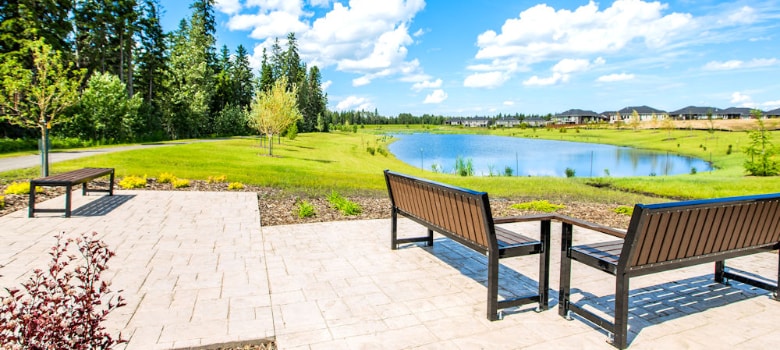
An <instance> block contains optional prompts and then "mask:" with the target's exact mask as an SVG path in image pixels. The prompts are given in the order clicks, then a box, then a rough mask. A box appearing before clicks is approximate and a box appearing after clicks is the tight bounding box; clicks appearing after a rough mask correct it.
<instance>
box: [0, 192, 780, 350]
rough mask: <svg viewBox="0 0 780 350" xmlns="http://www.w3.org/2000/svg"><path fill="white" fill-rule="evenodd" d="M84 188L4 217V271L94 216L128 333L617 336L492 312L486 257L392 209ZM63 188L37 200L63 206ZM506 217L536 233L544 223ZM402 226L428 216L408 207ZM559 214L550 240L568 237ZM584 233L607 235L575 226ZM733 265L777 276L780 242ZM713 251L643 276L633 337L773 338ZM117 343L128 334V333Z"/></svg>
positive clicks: (593, 281)
mask: <svg viewBox="0 0 780 350" xmlns="http://www.w3.org/2000/svg"><path fill="white" fill-rule="evenodd" d="M115 193H116V195H115V196H113V197H103V196H95V195H92V196H86V197H83V196H81V195H80V194H76V195H75V196H74V197H73V204H74V208H75V210H74V212H73V217H72V218H69V219H65V218H62V217H57V216H54V215H46V214H41V215H38V217H36V218H27V217H26V211H24V210H22V211H18V212H15V213H12V214H10V215H6V216H4V217H0V227H2V230H0V247H2V248H0V265H2V266H3V267H2V268H0V275H2V276H0V286H3V287H6V286H13V285H18V283H20V282H21V281H23V280H24V279H25V278H26V276H28V275H29V273H30V271H32V269H34V268H38V267H43V266H45V264H46V262H47V257H48V256H47V250H48V249H49V248H50V246H51V245H52V244H53V243H54V239H53V238H52V236H53V235H55V234H56V233H58V232H61V231H65V232H68V233H81V232H90V231H97V232H99V233H100V235H101V237H102V239H104V240H105V241H106V242H107V243H108V244H109V246H110V247H111V248H112V249H114V250H115V251H116V253H117V255H116V256H115V257H114V258H113V259H112V260H111V261H110V266H111V270H110V273H109V274H107V275H106V277H108V278H109V279H110V280H111V281H112V288H113V289H115V290H123V292H122V295H123V296H125V297H126V298H127V301H128V305H127V306H125V307H123V308H121V309H119V310H117V312H116V313H114V314H111V316H110V322H109V328H110V329H111V330H112V331H114V332H118V331H120V330H121V332H122V335H123V336H124V337H125V338H128V339H129V343H128V344H127V346H126V349H177V348H185V347H192V346H202V345H208V344H216V343H224V342H230V341H249V340H256V339H267V338H272V339H275V340H276V342H277V344H278V346H279V348H280V349H295V350H297V349H365V348H368V349H407V348H425V349H430V348H434V349H437V348H439V349H481V348H497V349H520V348H523V349H529V348H530V349H549V348H587V349H613V348H612V347H611V346H610V345H608V344H607V343H605V342H604V340H605V339H606V335H605V334H604V332H602V331H600V330H597V329H594V328H593V327H592V326H591V325H589V324H588V323H586V322H585V321H583V320H582V319H579V318H578V319H575V320H574V321H566V320H564V319H562V318H561V317H559V316H558V314H557V309H556V307H557V305H556V300H557V293H555V292H554V291H555V290H557V288H558V286H557V285H558V283H557V278H558V274H557V270H556V268H555V267H557V266H558V262H559V259H558V256H557V254H553V258H552V266H553V267H554V268H553V269H552V271H551V272H552V273H551V278H550V280H551V288H552V289H553V293H552V296H551V298H552V299H551V305H552V307H553V309H552V310H548V311H545V312H542V313H535V312H532V311H531V310H532V308H533V307H532V306H528V307H523V308H520V309H514V310H512V309H510V310H509V311H508V312H506V315H505V317H504V319H503V320H501V321H496V322H490V321H488V320H487V319H486V318H485V298H486V295H487V290H486V288H485V286H484V285H485V268H484V266H485V264H484V257H482V256H480V255H477V254H475V253H473V252H472V251H470V250H468V249H464V248H463V247H461V246H460V245H458V244H455V243H453V242H452V241H449V240H446V239H442V238H437V240H436V245H435V246H434V247H433V248H421V247H416V246H410V247H407V248H403V249H400V250H397V251H391V250H390V248H389V246H390V244H389V225H390V223H389V220H386V219H385V220H365V221H341V222H327V223H317V224H305V225H290V226H271V227H261V225H260V221H261V218H260V214H259V212H258V210H257V198H256V196H255V195H254V194H252V193H226V192H152V191H116V192H115ZM63 203H64V199H63V197H59V198H55V199H52V200H50V201H47V202H44V203H42V204H41V206H42V207H46V206H61V205H63ZM511 228H513V229H516V230H519V231H522V232H527V233H529V234H531V235H533V234H534V233H535V232H537V231H538V228H537V227H536V224H534V223H525V224H515V225H512V226H511ZM399 229H400V233H401V234H402V235H410V234H413V233H419V232H420V231H421V230H422V228H421V227H419V226H417V225H415V224H413V223H411V222H409V221H402V222H401V223H400V227H399ZM559 234H560V225H553V237H555V239H554V240H553V242H552V246H553V247H556V246H559V244H560V243H559V241H558V240H557V237H558V236H559ZM575 237H578V242H587V241H593V240H603V239H604V237H603V236H600V235H599V234H597V233H594V232H589V231H585V230H580V229H577V228H576V229H575ZM537 262H538V258H536V257H526V258H513V259H504V260H502V263H503V264H504V266H503V267H502V269H501V274H502V275H501V276H502V277H501V286H502V289H501V291H500V293H501V294H502V295H503V296H512V295H514V294H515V293H518V294H524V293H526V292H531V291H533V290H534V289H535V288H536V282H535V281H536V279H537V273H538V268H537V265H536V264H537ZM730 265H731V266H737V267H742V268H745V269H746V270H749V271H754V272H759V273H761V274H762V275H763V276H769V277H771V278H774V277H773V276H776V274H777V255H776V254H771V253H765V254H759V255H754V256H750V257H745V258H739V259H734V261H733V262H732V263H730ZM711 273H712V266H710V265H702V266H696V267H692V268H686V269H681V270H676V271H672V272H667V273H661V274H655V275H650V276H646V277H643V278H637V279H634V280H632V293H631V300H630V301H631V304H630V320H629V324H630V335H629V341H630V342H631V343H630V344H631V348H632V349H659V348H672V349H677V348H698V349H734V348H748V349H761V348H764V349H773V348H774V347H776V344H777V343H778V341H780V328H778V327H777V324H778V323H780V312H778V311H779V310H780V303H778V302H775V301H773V300H771V299H770V298H769V297H768V293H766V292H764V291H761V290H755V289H752V288H750V287H748V286H745V285H743V284H740V283H736V282H735V283H732V285H731V286H724V285H719V284H714V283H713V282H712V278H711ZM574 281H575V283H576V284H575V286H579V287H582V288H583V289H584V290H587V291H588V293H593V294H587V295H584V296H583V297H585V298H587V299H589V300H591V301H592V302H593V305H594V306H593V308H594V309H596V310H605V311H608V312H611V311H610V310H611V306H610V300H611V299H612V298H611V296H612V294H613V293H614V289H613V287H614V278H612V277H611V276H609V275H606V274H603V273H600V272H598V271H595V270H594V269H589V268H582V269H580V268H577V265H576V264H575V265H574ZM120 348H121V347H120Z"/></svg>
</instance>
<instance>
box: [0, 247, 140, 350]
mask: <svg viewBox="0 0 780 350" xmlns="http://www.w3.org/2000/svg"><path fill="white" fill-rule="evenodd" d="M96 236H97V233H94V232H93V233H92V235H89V234H82V235H81V237H79V238H76V239H73V238H68V239H65V238H64V233H63V234H58V235H56V236H55V238H56V239H57V245H56V246H54V247H52V248H51V252H50V253H49V255H51V258H52V259H51V262H50V263H49V268H48V270H45V271H44V270H41V269H36V270H35V271H34V272H33V275H32V276H31V277H30V279H29V280H28V281H26V282H24V283H23V284H22V289H21V290H20V289H8V288H6V291H8V294H9V295H8V296H5V297H2V298H0V346H2V348H3V349H78V350H80V349H110V348H112V347H113V346H114V345H117V344H121V343H126V342H127V341H126V340H123V339H122V335H121V334H119V336H118V337H117V339H114V338H113V337H112V336H111V335H110V334H108V332H106V330H105V326H103V325H101V323H102V322H103V321H105V319H106V316H107V315H108V314H109V313H110V312H111V311H114V310H116V309H117V308H119V307H122V306H124V305H125V301H124V298H122V296H121V295H119V292H117V293H111V290H110V288H109V284H108V283H106V282H105V281H102V280H101V279H100V274H101V273H102V272H103V271H105V270H106V269H107V268H108V264H107V263H108V260H109V259H110V258H111V257H112V256H114V252H113V251H111V250H110V249H108V247H107V246H106V244H105V243H104V242H103V241H101V240H98V239H97V238H96ZM73 243H75V245H76V247H77V248H78V251H79V253H80V255H81V257H82V258H83V261H82V262H81V263H80V264H78V265H76V263H77V262H76V260H78V259H79V258H78V257H77V256H76V255H75V254H69V255H66V254H67V253H68V247H69V246H70V245H71V244H73ZM120 292H121V291H120Z"/></svg>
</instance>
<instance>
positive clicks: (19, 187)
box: [5, 182, 43, 194]
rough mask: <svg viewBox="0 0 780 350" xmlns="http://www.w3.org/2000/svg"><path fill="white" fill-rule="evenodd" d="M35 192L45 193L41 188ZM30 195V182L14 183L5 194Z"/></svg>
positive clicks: (7, 188) (37, 188)
mask: <svg viewBox="0 0 780 350" xmlns="http://www.w3.org/2000/svg"><path fill="white" fill-rule="evenodd" d="M35 192H36V193H41V192H43V189H42V188H40V187H36V188H35ZM29 193H30V183H29V182H14V183H11V184H10V185H8V187H6V188H5V194H29Z"/></svg>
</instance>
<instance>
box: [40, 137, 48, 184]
mask: <svg viewBox="0 0 780 350" xmlns="http://www.w3.org/2000/svg"><path fill="white" fill-rule="evenodd" d="M48 145H49V128H48V127H47V125H46V124H43V126H42V127H41V177H46V176H49V147H48Z"/></svg>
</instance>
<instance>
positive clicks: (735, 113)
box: [720, 107, 751, 119]
mask: <svg viewBox="0 0 780 350" xmlns="http://www.w3.org/2000/svg"><path fill="white" fill-rule="evenodd" d="M750 111H751V109H750V108H745V107H729V108H726V109H724V110H721V112H720V114H722V115H723V119H750Z"/></svg>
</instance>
